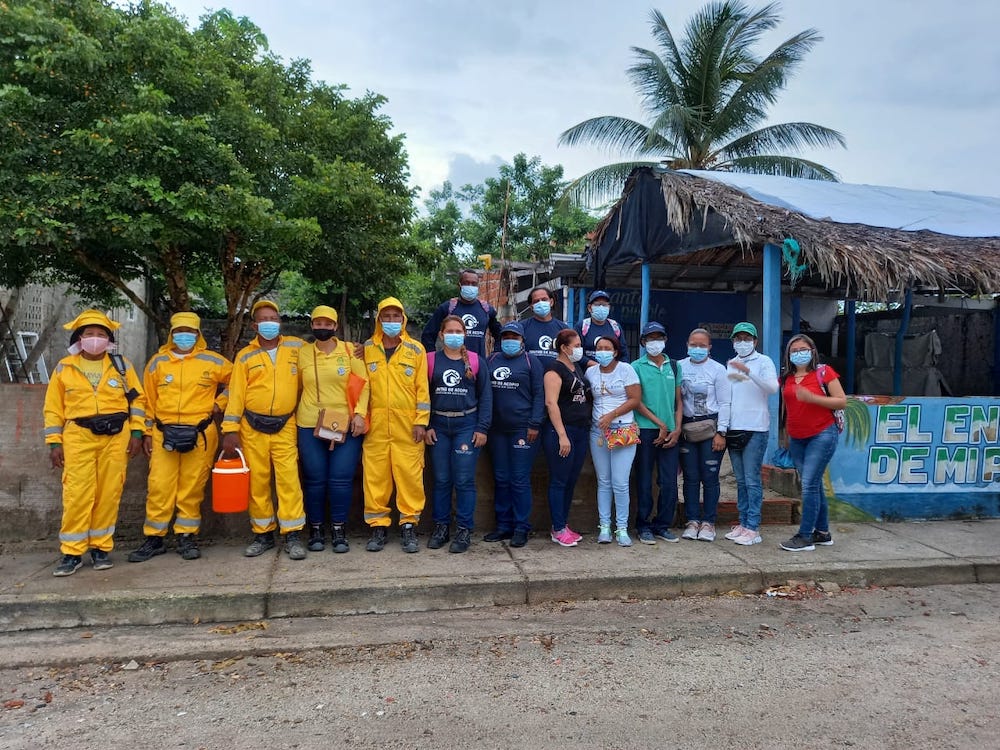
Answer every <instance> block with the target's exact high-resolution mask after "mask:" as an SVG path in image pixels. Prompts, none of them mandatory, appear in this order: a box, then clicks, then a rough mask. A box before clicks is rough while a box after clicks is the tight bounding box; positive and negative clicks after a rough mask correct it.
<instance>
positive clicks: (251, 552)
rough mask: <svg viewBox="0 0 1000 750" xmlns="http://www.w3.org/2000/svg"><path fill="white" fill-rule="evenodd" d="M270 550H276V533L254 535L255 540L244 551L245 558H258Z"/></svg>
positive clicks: (268, 532) (266, 532) (267, 532)
mask: <svg viewBox="0 0 1000 750" xmlns="http://www.w3.org/2000/svg"><path fill="white" fill-rule="evenodd" d="M269 549H274V532H273V531H265V532H264V533H263V534H254V536H253V540H252V541H251V542H250V544H248V545H247V548H246V549H245V550H243V555H244V556H245V557H257V556H259V555H263V554H264V553H265V552H267V551H268V550H269Z"/></svg>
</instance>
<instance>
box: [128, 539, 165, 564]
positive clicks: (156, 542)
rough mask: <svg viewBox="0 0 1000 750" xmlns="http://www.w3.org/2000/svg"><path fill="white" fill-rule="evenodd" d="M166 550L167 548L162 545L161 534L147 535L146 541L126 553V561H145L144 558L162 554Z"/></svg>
mask: <svg viewBox="0 0 1000 750" xmlns="http://www.w3.org/2000/svg"><path fill="white" fill-rule="evenodd" d="M166 551H167V548H166V547H164V546H163V537H162V536H147V537H146V541H144V542H143V543H142V545H140V547H139V549H136V550H132V551H131V552H129V553H128V561H129V562H146V560H152V559H153V558H154V557H156V556H157V555H162V554H163V553H164V552H166Z"/></svg>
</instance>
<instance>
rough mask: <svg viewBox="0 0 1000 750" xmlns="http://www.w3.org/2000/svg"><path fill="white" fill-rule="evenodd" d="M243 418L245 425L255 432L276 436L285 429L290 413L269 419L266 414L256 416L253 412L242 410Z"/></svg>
mask: <svg viewBox="0 0 1000 750" xmlns="http://www.w3.org/2000/svg"><path fill="white" fill-rule="evenodd" d="M243 416H244V417H245V418H246V420H247V424H249V425H250V426H251V427H252V428H253V429H255V430H257V432H261V433H263V434H265V435H277V434H278V433H279V432H281V431H282V430H283V429H284V428H285V425H286V424H288V420H289V419H291V417H292V413H289V414H283V415H279V416H276V417H271V416H268V415H267V414H258V413H257V412H255V411H250V410H249V409H244V410H243Z"/></svg>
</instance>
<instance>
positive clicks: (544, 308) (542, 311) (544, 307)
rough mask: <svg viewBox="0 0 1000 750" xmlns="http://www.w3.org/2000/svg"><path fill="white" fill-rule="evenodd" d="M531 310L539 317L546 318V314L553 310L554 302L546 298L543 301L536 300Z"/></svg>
mask: <svg viewBox="0 0 1000 750" xmlns="http://www.w3.org/2000/svg"><path fill="white" fill-rule="evenodd" d="M531 310H532V312H534V313H535V315H537V316H538V317H539V318H544V317H545V316H546V315H548V314H549V313H550V312H552V304H551V303H550V302H549V301H548V300H544V301H542V302H536V303H535V304H533V305H532V306H531Z"/></svg>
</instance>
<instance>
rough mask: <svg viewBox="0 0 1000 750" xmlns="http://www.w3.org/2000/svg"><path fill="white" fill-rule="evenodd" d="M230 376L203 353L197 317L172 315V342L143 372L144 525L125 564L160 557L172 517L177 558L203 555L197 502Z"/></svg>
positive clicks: (219, 361)
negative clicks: (146, 478)
mask: <svg viewBox="0 0 1000 750" xmlns="http://www.w3.org/2000/svg"><path fill="white" fill-rule="evenodd" d="M232 372H233V365H232V363H231V362H229V360H227V359H226V358H225V357H223V356H222V355H221V354H216V353H215V352H213V351H209V349H208V344H206V343H205V339H204V337H203V336H202V335H201V318H199V317H198V316H197V315H196V314H195V313H193V312H179V313H176V314H175V315H174V316H173V317H171V318H170V341H168V342H167V343H166V344H164V345H163V346H161V347H160V349H159V351H158V352H157V353H156V354H154V355H153V357H152V358H151V359H150V360H149V364H147V365H146V370H145V371H144V372H143V378H142V385H143V390H144V391H145V393H146V436H145V437H144V438H143V449H144V450H145V452H146V455H147V456H149V457H150V459H149V487H148V489H147V491H146V522H145V523H144V524H143V527H142V533H143V534H145V535H146V540H145V541H144V542H143V543H142V546H140V547H139V548H138V549H136V550H134V551H132V552H131V553H129V556H128V561H129V562H145V561H146V560H149V559H151V558H153V557H155V556H156V555H162V554H163V553H164V552H166V547H165V546H164V544H163V538H164V537H165V536H166V535H167V528H168V527H169V526H170V521H171V519H172V520H173V522H174V534H175V535H176V536H177V552H178V553H179V554H180V556H181V557H182V558H184V559H185V560H196V559H198V558H199V557H201V552H200V551H199V549H198V537H197V534H198V529H199V527H200V526H201V501H202V500H203V499H204V497H205V483H206V482H208V474H209V471H210V470H211V467H212V462H213V460H214V458H215V452H216V450H217V449H218V444H219V431H218V429H217V428H216V426H215V424H213V419H215V418H218V419H219V420H221V418H222V414H223V412H224V411H225V409H226V403H227V402H228V401H229V392H228V391H227V390H225V389H226V386H228V385H229V377H230V375H231V374H232ZM154 428H155V429H154ZM175 512H176V514H177V516H176V518H175V517H174V513H175Z"/></svg>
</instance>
